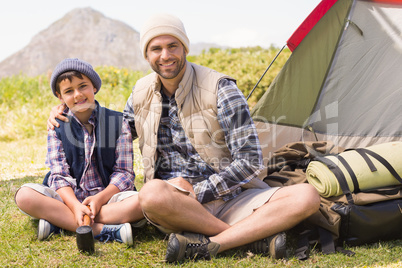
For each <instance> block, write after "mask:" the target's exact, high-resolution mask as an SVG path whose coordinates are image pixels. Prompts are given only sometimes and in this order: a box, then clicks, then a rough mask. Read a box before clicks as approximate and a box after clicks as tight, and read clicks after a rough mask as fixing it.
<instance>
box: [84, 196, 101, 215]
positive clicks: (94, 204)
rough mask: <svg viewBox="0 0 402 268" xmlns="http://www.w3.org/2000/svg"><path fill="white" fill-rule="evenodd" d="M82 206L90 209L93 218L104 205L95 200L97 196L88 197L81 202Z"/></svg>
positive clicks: (97, 199)
mask: <svg viewBox="0 0 402 268" xmlns="http://www.w3.org/2000/svg"><path fill="white" fill-rule="evenodd" d="M82 204H83V205H85V206H90V207H91V211H92V214H93V218H95V217H96V215H98V213H99V211H100V209H101V207H102V206H103V205H104V204H103V202H102V201H101V200H99V198H97V195H92V196H88V197H87V198H85V200H84V201H82Z"/></svg>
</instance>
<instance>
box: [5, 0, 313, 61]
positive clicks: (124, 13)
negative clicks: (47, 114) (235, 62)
mask: <svg viewBox="0 0 402 268" xmlns="http://www.w3.org/2000/svg"><path fill="white" fill-rule="evenodd" d="M319 2H320V0H276V1H274V0H247V1H240V0H203V1H191V0H187V1H186V0H169V1H166V0H165V1H162V0H151V1H145V0H143V1H137V0H68V1H57V0H56V1H54V0H53V1H51V0H36V1H32V0H13V1H7V4H4V5H2V6H3V7H2V8H1V9H0V35H1V42H0V61H2V60H3V59H5V58H6V57H8V56H11V55H12V54H13V53H15V52H17V51H18V50H20V49H22V48H23V47H25V46H26V45H28V43H29V42H30V40H31V38H32V37H33V36H35V35H36V34H38V33H39V32H40V31H42V30H44V29H46V28H47V27H49V26H50V25H51V24H52V23H53V22H55V21H56V20H58V19H60V18H62V17H63V16H64V15H65V14H66V13H68V12H70V11H71V10H73V9H74V8H80V7H92V8H93V9H95V10H97V11H99V12H101V13H103V14H104V15H105V16H107V17H110V18H113V19H117V20H120V21H123V22H125V23H127V24H128V25H130V26H131V27H132V28H134V29H135V30H137V31H139V30H140V29H141V26H142V23H143V22H144V21H145V20H146V19H147V18H148V17H149V16H150V15H152V14H155V13H160V12H167V13H171V14H174V15H176V16H178V17H179V18H180V19H181V20H182V21H183V22H184V25H185V27H186V31H187V34H188V36H189V38H190V42H192V43H197V42H209V43H217V44H219V45H227V46H233V47H240V46H256V45H259V46H263V47H269V46H270V45H271V44H273V45H276V46H283V45H284V44H285V43H286V40H287V39H288V38H289V37H290V35H291V34H292V33H293V32H294V30H295V29H296V28H297V27H298V26H299V25H300V24H301V23H302V22H303V20H304V19H305V18H306V17H307V16H308V14H310V12H311V11H312V10H313V9H314V7H315V6H317V5H318V3H319Z"/></svg>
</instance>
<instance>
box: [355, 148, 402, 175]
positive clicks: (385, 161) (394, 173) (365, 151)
mask: <svg viewBox="0 0 402 268" xmlns="http://www.w3.org/2000/svg"><path fill="white" fill-rule="evenodd" d="M356 151H357V152H358V153H359V154H360V155H361V156H362V157H363V158H364V159H365V160H366V163H367V165H368V166H369V167H370V170H371V171H376V170H377V169H376V168H375V166H374V164H373V162H372V161H371V160H370V158H369V157H368V156H367V155H368V154H369V155H371V156H372V157H374V158H375V159H377V160H378V161H379V162H380V163H381V164H383V165H384V167H386V168H387V169H388V171H389V172H390V173H391V174H392V176H394V177H395V179H397V180H398V181H399V182H400V183H402V178H401V177H400V176H399V174H398V172H396V170H395V169H394V168H393V167H392V165H391V164H390V163H389V162H388V161H387V160H386V159H385V158H383V157H382V156H381V155H379V154H377V153H375V152H373V151H371V150H368V149H364V148H360V149H356ZM373 167H374V168H373ZM373 169H374V170H373Z"/></svg>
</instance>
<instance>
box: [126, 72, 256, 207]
mask: <svg viewBox="0 0 402 268" xmlns="http://www.w3.org/2000/svg"><path fill="white" fill-rule="evenodd" d="M162 96H163V110H162V118H161V122H160V126H159V130H158V148H157V151H158V153H159V156H158V163H157V171H156V176H155V177H156V178H160V179H165V180H168V179H171V178H175V177H183V178H185V179H186V180H188V181H189V182H190V183H191V184H192V185H193V188H194V191H195V193H196V195H197V199H198V200H199V201H200V202H201V203H206V202H209V201H212V200H216V199H220V198H222V199H223V200H230V199H232V198H234V197H235V196H237V195H238V194H239V193H240V192H241V191H242V190H241V187H240V186H242V185H243V184H246V183H247V182H249V181H250V180H251V179H254V178H256V177H257V176H258V174H259V173H260V170H261V168H262V167H263V162H262V152H261V148H260V144H259V140H258V135H257V131H256V128H255V125H254V123H253V121H252V119H251V116H250V112H249V108H248V105H247V101H246V100H245V98H244V96H243V94H242V93H241V92H240V90H239V89H238V88H237V86H236V84H235V83H234V82H233V81H230V80H227V79H223V80H221V82H220V84H219V89H218V100H217V107H218V114H217V120H218V122H219V124H220V126H221V128H222V130H223V131H224V133H225V138H226V143H227V146H228V148H229V150H230V152H231V155H232V163H231V164H230V166H228V167H227V168H225V169H224V170H221V171H220V172H219V173H216V172H215V171H214V170H213V169H212V168H211V167H210V166H209V165H208V164H207V163H206V162H205V161H203V160H202V159H201V157H200V156H199V154H198V153H197V152H196V150H195V149H194V147H193V146H192V144H191V143H190V141H189V139H188V138H187V137H186V135H185V132H184V130H183V128H182V126H181V124H180V120H179V118H178V116H177V105H176V101H175V98H174V96H172V97H171V98H170V99H169V98H168V97H167V96H166V95H164V94H163V92H162ZM124 115H125V117H126V118H127V120H128V121H129V123H130V126H131V128H132V131H133V133H135V129H134V115H133V107H132V96H130V98H129V100H128V101H127V104H126V108H125V112H124ZM135 136H136V135H135V134H133V137H135Z"/></svg>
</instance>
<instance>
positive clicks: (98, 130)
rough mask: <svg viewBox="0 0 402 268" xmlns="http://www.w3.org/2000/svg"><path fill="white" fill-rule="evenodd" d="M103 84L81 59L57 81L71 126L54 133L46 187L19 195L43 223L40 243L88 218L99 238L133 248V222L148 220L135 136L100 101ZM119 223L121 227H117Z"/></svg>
mask: <svg viewBox="0 0 402 268" xmlns="http://www.w3.org/2000/svg"><path fill="white" fill-rule="evenodd" d="M101 84H102V81H101V79H100V77H99V75H98V74H97V73H96V72H95V71H94V69H93V68H92V66H91V65H90V64H89V63H87V62H85V61H82V60H79V59H65V60H63V61H62V62H60V63H59V64H58V65H57V66H56V68H55V70H54V72H53V74H52V77H51V81H50V85H51V88H52V91H53V94H54V95H55V96H56V97H58V98H59V99H60V101H61V102H62V103H64V104H66V106H67V108H66V110H65V111H64V113H65V114H66V115H67V116H68V118H69V122H67V123H66V122H62V121H59V123H60V125H61V127H60V128H56V129H55V130H49V132H48V138H47V140H48V152H47V157H46V164H47V165H48V166H49V167H50V172H49V173H48V175H47V176H46V178H45V180H44V183H43V184H35V183H28V184H24V185H22V187H21V188H20V189H19V190H18V191H17V192H16V194H15V202H16V204H17V206H18V207H19V208H20V210H21V211H23V212H24V213H25V214H28V215H30V216H32V217H33V218H37V219H39V226H38V239H39V240H44V239H46V238H47V237H48V236H49V235H50V234H52V233H54V234H56V233H59V232H60V229H64V230H68V231H75V230H76V229H77V227H79V226H81V225H82V224H83V217H84V215H89V216H90V218H91V225H92V230H93V234H94V236H95V238H97V239H99V240H100V241H113V240H116V241H119V242H122V243H126V244H128V245H132V244H133V236H132V231H131V225H130V222H135V221H138V220H140V219H142V218H143V214H142V210H141V208H140V206H139V202H138V192H137V191H135V190H136V189H135V186H134V178H135V174H134V171H133V149H132V137H131V132H130V128H129V126H128V124H127V123H126V121H125V120H123V117H122V114H121V113H119V112H116V111H112V110H109V109H106V108H103V107H101V106H100V105H99V103H98V102H97V101H96V100H95V94H96V93H98V92H99V90H100V88H101ZM116 224H117V225H116Z"/></svg>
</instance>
